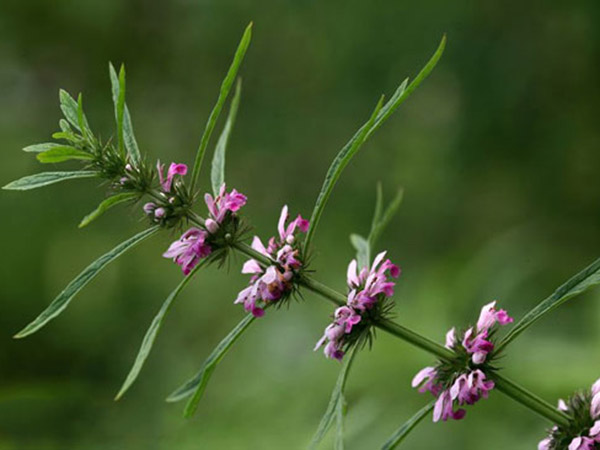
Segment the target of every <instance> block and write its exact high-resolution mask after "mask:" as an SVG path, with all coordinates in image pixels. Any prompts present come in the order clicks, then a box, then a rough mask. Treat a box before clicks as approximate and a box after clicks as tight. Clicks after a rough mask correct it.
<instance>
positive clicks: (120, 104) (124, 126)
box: [108, 63, 142, 165]
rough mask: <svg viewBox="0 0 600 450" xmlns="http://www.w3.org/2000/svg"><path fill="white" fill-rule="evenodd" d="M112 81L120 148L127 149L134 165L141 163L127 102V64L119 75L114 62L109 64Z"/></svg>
mask: <svg viewBox="0 0 600 450" xmlns="http://www.w3.org/2000/svg"><path fill="white" fill-rule="evenodd" d="M108 71H109V74H110V82H111V86H112V97H113V103H114V105H115V121H116V123H117V140H118V144H119V149H120V150H123V148H125V150H127V153H128V155H129V157H130V158H131V162H132V163H133V164H134V165H137V164H139V162H140V161H141V159H142V157H141V154H140V149H139V147H138V143H137V140H136V139H135V134H134V133H133V124H132V123H131V114H130V113H129V108H127V103H125V84H126V83H125V66H124V65H121V69H120V71H119V75H117V71H116V70H115V68H114V66H113V65H112V63H109V64H108Z"/></svg>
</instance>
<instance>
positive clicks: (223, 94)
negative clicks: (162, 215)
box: [190, 22, 252, 192]
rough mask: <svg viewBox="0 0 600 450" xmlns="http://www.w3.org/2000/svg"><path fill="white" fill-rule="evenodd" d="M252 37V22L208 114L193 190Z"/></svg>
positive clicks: (192, 180) (195, 168)
mask: <svg viewBox="0 0 600 450" xmlns="http://www.w3.org/2000/svg"><path fill="white" fill-rule="evenodd" d="M251 39H252V22H250V24H249V25H248V26H247V27H246V30H245V31H244V34H243V35H242V39H241V40H240V43H239V45H238V47H237V50H236V52H235V55H234V57H233V62H232V63H231V66H230V67H229V70H228V71H227V75H225V79H224V80H223V83H222V84H221V89H220V91H219V97H218V98H217V103H216V104H215V106H214V107H213V109H212V111H211V113H210V115H209V116H208V121H207V122H206V127H205V128H204V133H203V134H202V138H201V139H200V146H199V147H198V151H197V153H196V159H195V160H194V168H193V169H192V178H191V185H190V190H191V191H192V192H193V190H194V186H195V185H196V182H197V181H198V176H199V175H200V168H201V167H202V160H203V159H204V153H206V148H207V147H208V143H209V141H210V137H211V135H212V132H213V130H214V128H215V125H216V123H217V119H218V118H219V115H220V114H221V110H222V109H223V105H224V104H225V101H226V100H227V96H228V95H229V91H231V86H232V85H233V82H234V80H235V78H236V77H237V73H238V70H239V68H240V66H241V64H242V61H243V60H244V56H245V55H246V50H248V46H249V45H250V40H251Z"/></svg>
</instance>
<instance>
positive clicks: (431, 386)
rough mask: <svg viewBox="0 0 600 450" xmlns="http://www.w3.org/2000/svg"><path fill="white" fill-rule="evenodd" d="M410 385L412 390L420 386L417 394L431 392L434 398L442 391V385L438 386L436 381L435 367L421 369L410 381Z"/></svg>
mask: <svg viewBox="0 0 600 450" xmlns="http://www.w3.org/2000/svg"><path fill="white" fill-rule="evenodd" d="M411 385H412V387H413V388H416V387H418V386H421V387H419V392H420V393H421V394H423V393H425V392H431V393H432V394H433V396H434V397H437V396H438V395H439V394H440V392H442V390H443V389H442V385H441V384H439V381H438V379H437V371H436V369H435V367H425V368H424V369H421V370H420V371H419V372H418V373H417V374H416V375H415V377H414V378H413V379H412V383H411Z"/></svg>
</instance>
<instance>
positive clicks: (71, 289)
mask: <svg viewBox="0 0 600 450" xmlns="http://www.w3.org/2000/svg"><path fill="white" fill-rule="evenodd" d="M158 230H159V227H158V226H155V227H152V228H149V229H147V230H144V231H142V232H141V233H138V234H136V235H135V236H133V237H132V238H130V239H128V240H126V241H125V242H122V243H121V244H119V245H117V246H116V247H115V248H113V249H112V250H111V251H109V252H108V253H105V254H104V255H102V256H101V257H100V258H98V259H97V260H96V261H94V262H93V263H92V264H90V265H89V266H87V267H86V268H85V269H84V270H83V272H81V273H80V274H79V275H77V277H75V279H74V280H73V281H71V282H70V283H69V284H68V285H67V287H66V288H65V289H64V290H63V291H62V292H61V293H60V294H58V296H57V297H56V298H55V299H54V301H53V302H52V303H51V304H50V306H48V308H46V309H45V310H44V311H43V312H42V313H41V314H40V315H39V316H38V317H37V318H36V319H35V320H34V321H33V322H31V323H30V324H29V325H27V326H26V327H25V328H23V329H22V330H21V331H19V332H18V333H17V334H16V335H15V336H14V337H15V338H16V339H19V338H24V337H26V336H29V335H30V334H33V333H35V332H36V331H38V330H39V329H40V328H42V327H43V326H44V325H46V324H47V323H48V322H50V321H51V320H52V319H54V318H55V317H56V316H58V315H59V314H60V313H61V312H63V311H64V310H65V308H66V307H67V306H68V305H69V303H70V302H71V300H72V299H73V297H75V295H77V293H78V292H79V291H81V289H83V287H84V286H85V285H86V284H88V283H89V282H90V281H91V280H92V279H93V278H94V277H95V276H96V275H98V273H99V272H100V271H101V270H102V269H104V267H106V265H107V264H108V263H110V262H112V261H114V260H115V259H117V258H118V257H119V256H121V255H122V254H123V253H125V252H126V251H127V250H129V249H130V248H132V247H134V246H135V245H136V244H139V243H140V242H141V241H143V240H144V239H146V238H147V237H149V236H151V235H153V234H154V233H156V232H157V231H158Z"/></svg>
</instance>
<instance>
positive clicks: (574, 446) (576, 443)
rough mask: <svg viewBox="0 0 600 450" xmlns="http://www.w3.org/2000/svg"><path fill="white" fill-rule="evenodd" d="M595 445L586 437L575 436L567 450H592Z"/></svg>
mask: <svg viewBox="0 0 600 450" xmlns="http://www.w3.org/2000/svg"><path fill="white" fill-rule="evenodd" d="M595 448H596V443H595V442H594V440H593V439H590V438H589V437H586V436H577V437H576V438H574V439H573V440H572V441H571V443H570V444H569V450H594V449H595Z"/></svg>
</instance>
